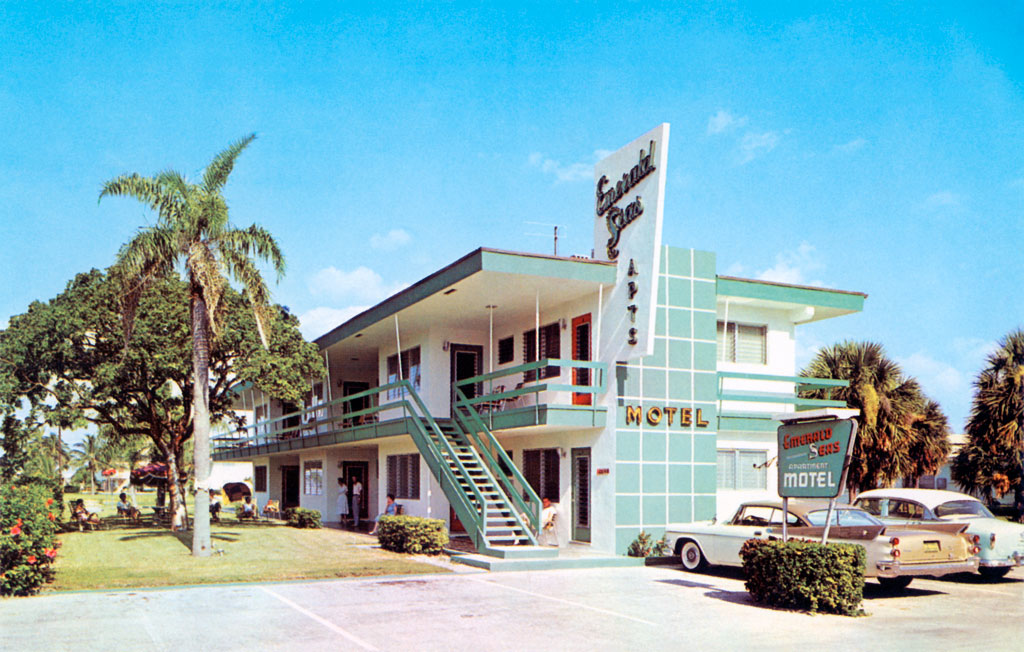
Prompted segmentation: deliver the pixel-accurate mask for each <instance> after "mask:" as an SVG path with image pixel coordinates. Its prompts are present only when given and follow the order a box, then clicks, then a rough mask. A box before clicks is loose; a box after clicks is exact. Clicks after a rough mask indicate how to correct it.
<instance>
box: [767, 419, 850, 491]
mask: <svg viewBox="0 0 1024 652" xmlns="http://www.w3.org/2000/svg"><path fill="white" fill-rule="evenodd" d="M794 414H799V413H794ZM856 433H857V422H856V421H854V420H853V419H836V418H826V419H825V420H820V419H819V420H815V421H796V422H789V423H784V424H783V425H781V426H779V465H778V466H779V495H780V496H782V497H783V498H835V497H836V496H838V495H839V494H840V493H842V491H843V488H844V486H845V485H846V470H847V468H848V467H849V460H850V456H851V454H852V452H853V441H854V438H855V436H856Z"/></svg>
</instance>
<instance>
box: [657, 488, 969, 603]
mask: <svg viewBox="0 0 1024 652" xmlns="http://www.w3.org/2000/svg"><path fill="white" fill-rule="evenodd" d="M827 513H828V501H821V500H796V499H790V501H789V515H788V517H787V519H788V520H787V523H788V526H787V527H788V529H789V536H790V537H792V538H799V539H810V540H818V541H820V540H821V535H822V531H823V530H824V525H825V520H826V518H827ZM966 527H967V526H966V525H965V524H963V523H929V524H926V525H922V526H921V527H915V528H913V529H912V528H909V527H906V526H900V525H887V524H885V523H882V522H881V521H879V520H878V519H877V518H875V517H874V516H872V515H871V514H868V513H867V512H865V511H864V510H862V509H859V508H857V507H852V506H850V505H836V506H835V511H834V512H833V514H832V524H831V526H830V529H829V538H828V540H829V541H831V542H836V543H855V544H858V545H861V546H864V549H865V551H866V552H867V559H866V567H865V571H864V575H865V577H875V578H878V581H879V583H880V584H882V585H883V586H886V587H889V588H903V587H906V586H907V585H908V584H910V581H911V580H912V579H913V578H914V577H916V576H919V575H946V574H948V573H962V572H971V571H974V570H976V569H977V568H978V558H977V557H975V556H974V555H975V554H976V553H977V547H976V546H975V545H974V544H973V542H972V541H971V540H970V539H969V538H968V537H967V536H966V535H964V534H962V533H963V531H964V530H965V529H966ZM665 536H666V539H667V540H668V541H669V542H670V544H672V543H673V542H674V549H675V554H677V555H679V558H680V559H681V560H682V562H683V567H684V568H685V569H686V570H689V571H698V570H702V569H703V568H704V567H705V566H706V565H708V564H714V565H723V566H742V565H743V561H742V560H741V559H740V548H741V547H742V546H743V542H744V541H746V540H747V539H769V538H771V539H780V538H782V501H781V500H765V501H751V502H747V503H743V504H742V505H740V507H739V509H738V510H736V514H735V515H734V516H733V517H732V519H730V520H729V521H727V522H725V523H716V522H714V521H710V522H707V523H687V524H670V525H669V526H668V527H667V528H666V531H665Z"/></svg>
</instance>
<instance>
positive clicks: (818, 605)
mask: <svg viewBox="0 0 1024 652" xmlns="http://www.w3.org/2000/svg"><path fill="white" fill-rule="evenodd" d="M740 557H742V558H743V570H744V571H745V572H746V576H747V581H746V587H747V591H749V592H750V595H751V596H752V597H753V598H754V600H756V601H758V602H762V603H765V604H769V605H772V606H775V607H784V608H788V609H802V610H806V611H810V612H816V611H823V612H827V613H835V614H842V615H846V616H856V615H860V614H862V613H863V612H862V610H861V608H860V603H861V600H862V599H863V597H864V559H865V551H864V547H863V546H859V545H856V544H850V543H828V544H825V545H821V544H820V543H813V542H809V541H789V542H787V543H783V542H782V541H765V540H763V539H750V540H748V541H747V542H745V543H744V544H743V548H741V549H740Z"/></svg>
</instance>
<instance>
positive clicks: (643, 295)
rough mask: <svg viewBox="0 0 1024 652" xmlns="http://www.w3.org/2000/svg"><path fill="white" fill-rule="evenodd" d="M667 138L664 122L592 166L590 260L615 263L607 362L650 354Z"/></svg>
mask: <svg viewBox="0 0 1024 652" xmlns="http://www.w3.org/2000/svg"><path fill="white" fill-rule="evenodd" d="M668 135H669V125H668V124H667V123H663V124H661V125H659V126H657V127H655V128H654V129H652V130H651V131H649V132H647V133H646V134H644V135H643V136H640V137H639V138H637V139H636V140H634V141H633V142H632V143H630V144H629V145H626V146H625V147H623V148H622V149H620V150H618V151H617V152H614V153H613V154H611V155H609V156H607V157H606V158H604V159H602V160H601V161H600V162H599V163H598V164H597V165H596V166H594V195H595V197H594V207H595V208H594V212H595V221H594V255H595V256H597V257H598V258H607V259H608V260H612V261H615V262H616V263H617V264H618V272H617V274H616V282H615V286H614V287H613V288H612V289H611V292H610V294H609V295H606V296H605V305H604V308H603V320H602V323H603V325H602V330H601V351H602V357H604V356H605V355H607V357H608V359H612V360H632V359H635V358H640V357H643V356H645V355H650V354H651V353H653V351H654V319H655V310H656V308H657V305H656V301H655V297H656V296H657V292H658V266H659V263H660V257H661V224H662V218H663V216H664V204H665V201H664V197H665V172H666V165H667V163H668Z"/></svg>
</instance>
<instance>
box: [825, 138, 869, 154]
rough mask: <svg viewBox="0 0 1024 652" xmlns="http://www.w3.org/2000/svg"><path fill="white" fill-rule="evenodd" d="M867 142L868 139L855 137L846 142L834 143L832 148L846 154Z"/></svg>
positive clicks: (860, 147)
mask: <svg viewBox="0 0 1024 652" xmlns="http://www.w3.org/2000/svg"><path fill="white" fill-rule="evenodd" d="M867 144H868V141H866V140H864V139H863V138H855V139H853V140H851V141H850V142H848V143H843V144H842V145H836V146H835V147H833V148H832V149H833V151H836V152H842V153H844V154H846V153H849V152H856V151H857V150H858V149H862V148H863V147H864V146H865V145H867Z"/></svg>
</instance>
